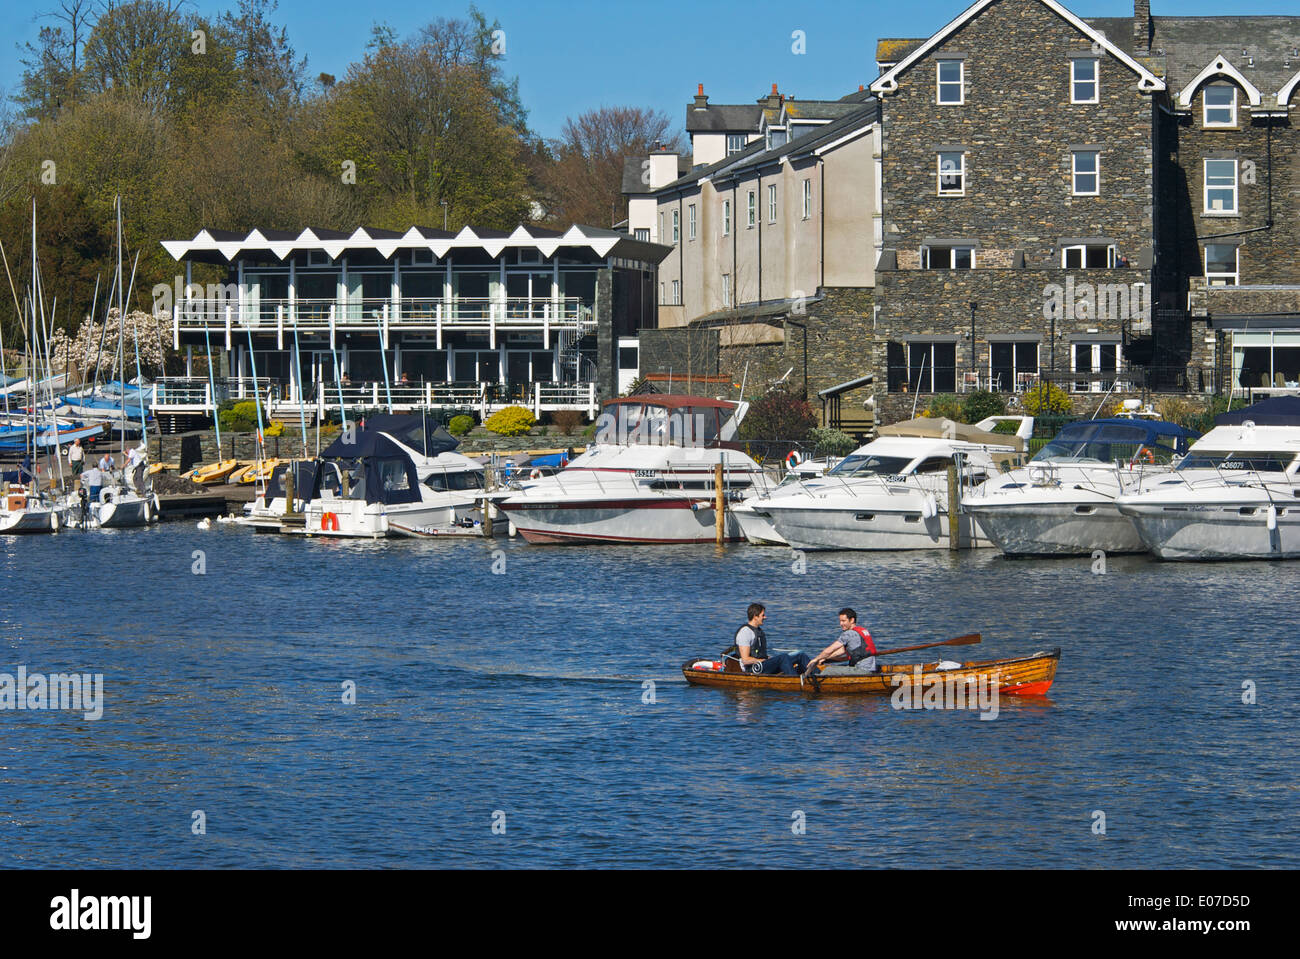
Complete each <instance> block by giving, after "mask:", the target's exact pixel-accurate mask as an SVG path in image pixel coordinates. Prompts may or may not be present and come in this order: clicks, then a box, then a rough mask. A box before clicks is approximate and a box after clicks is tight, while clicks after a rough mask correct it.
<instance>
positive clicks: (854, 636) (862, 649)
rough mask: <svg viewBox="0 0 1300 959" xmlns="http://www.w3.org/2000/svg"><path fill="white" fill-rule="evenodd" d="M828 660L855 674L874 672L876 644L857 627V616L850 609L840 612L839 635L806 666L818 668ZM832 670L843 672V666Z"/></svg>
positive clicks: (862, 629)
mask: <svg viewBox="0 0 1300 959" xmlns="http://www.w3.org/2000/svg"><path fill="white" fill-rule="evenodd" d="M830 660H836V661H837V662H838V663H841V664H844V665H847V667H849V668H850V669H852V670H853V671H855V672H862V673H874V672H875V671H876V644H875V642H874V641H873V640H872V639H871V633H869V632H867V630H866V628H865V627H863V626H859V625H858V614H857V613H856V612H854V611H853V610H851V609H848V608H845V609H842V610H840V635H839V636H838V637H836V639H835V641H834V642H833V643H831V644H830V645H829V646H827V647H826V648H825V649H823V650H822V651H821V652H820V653H818V654H817V655H816V656H815V657H814V658H813V660H812V662H811V663H809V664H808V665H809V667H810V668H812V667H818V666H821V665H822V664H823V663H825V662H828V661H830ZM832 668H834V669H835V670H836V671H837V672H840V671H842V670H843V666H837V667H832Z"/></svg>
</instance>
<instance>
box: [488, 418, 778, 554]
mask: <svg viewBox="0 0 1300 959" xmlns="http://www.w3.org/2000/svg"><path fill="white" fill-rule="evenodd" d="M748 410H749V404H748V403H745V402H731V401H728V400H713V399H706V398H703V397H698V396H683V395H666V394H665V395H661V394H646V395H642V396H631V397H624V398H622V399H616V400H611V401H610V402H608V403H606V404H605V408H604V411H603V412H602V414H601V417H600V420H599V424H598V432H597V434H596V441H595V443H594V444H593V445H592V446H590V447H588V448H587V451H586V452H585V453H583V454H582V455H581V456H578V457H576V458H575V459H574V460H573V461H572V462H570V463H569V465H568V466H567V467H565V468H564V469H562V470H560V471H559V472H558V473H556V474H555V475H554V476H547V477H542V478H540V479H538V480H536V481H533V482H526V483H525V484H524V485H523V486H522V488H521V489H520V490H519V491H518V492H517V493H516V494H515V495H513V496H511V497H508V498H507V499H504V500H502V501H501V504H500V505H501V508H502V509H503V510H504V511H505V512H506V515H507V516H508V517H509V519H510V522H511V524H512V525H513V526H514V528H515V529H516V530H517V531H518V533H519V534H520V535H521V536H523V537H524V539H525V540H527V541H528V542H530V543H712V542H715V541H716V538H717V532H716V530H717V513H716V508H717V500H716V496H717V490H716V487H715V485H714V484H715V478H716V470H717V467H718V466H719V465H721V466H722V470H723V490H724V496H725V499H726V500H727V502H728V503H731V502H738V501H740V500H741V499H743V498H744V497H748V496H751V495H753V493H754V492H756V491H759V492H764V491H766V490H767V489H769V488H771V486H772V485H774V484H773V483H772V482H771V481H770V480H769V479H768V477H767V475H766V474H765V473H764V471H763V468H762V467H761V466H759V464H758V463H756V462H754V460H753V459H751V458H750V457H749V456H747V455H746V454H745V453H744V452H743V451H742V450H740V449H739V448H737V445H736V444H735V442H734V440H735V437H736V433H737V430H738V429H739V427H740V423H741V420H743V419H744V416H745V413H746V412H748ZM724 524H725V525H724V537H725V539H726V540H727V541H730V542H736V541H739V540H741V539H743V537H744V534H743V532H742V531H741V527H740V523H739V521H738V520H737V518H736V514H735V513H734V512H732V511H731V510H730V509H729V508H726V507H725V506H724Z"/></svg>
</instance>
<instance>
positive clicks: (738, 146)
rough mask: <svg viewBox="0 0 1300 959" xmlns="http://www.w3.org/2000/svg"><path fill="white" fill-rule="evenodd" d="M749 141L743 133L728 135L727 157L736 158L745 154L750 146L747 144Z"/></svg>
mask: <svg viewBox="0 0 1300 959" xmlns="http://www.w3.org/2000/svg"><path fill="white" fill-rule="evenodd" d="M748 139H749V138H748V137H747V136H745V134H743V133H728V134H727V141H726V142H727V146H726V150H727V156H735V155H736V154H737V153H741V152H743V151H744V149H745V147H746V146H747V145H748V144H747V142H746V141H747V140H748Z"/></svg>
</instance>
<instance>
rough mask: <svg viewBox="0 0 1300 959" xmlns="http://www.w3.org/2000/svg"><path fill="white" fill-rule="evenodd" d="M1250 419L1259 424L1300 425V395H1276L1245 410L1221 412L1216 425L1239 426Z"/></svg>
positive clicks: (1216, 418)
mask: <svg viewBox="0 0 1300 959" xmlns="http://www.w3.org/2000/svg"><path fill="white" fill-rule="evenodd" d="M1246 420H1250V421H1251V422H1252V423H1255V424H1256V425H1258V426H1300V396H1275V397H1274V398H1273V399H1271V400H1261V401H1260V402H1258V403H1256V404H1255V405H1254V406H1247V407H1246V408H1245V409H1244V410H1233V411H1232V412H1231V413H1220V414H1219V415H1218V416H1216V417H1215V418H1214V425H1215V426H1239V425H1241V424H1242V423H1244V422H1246Z"/></svg>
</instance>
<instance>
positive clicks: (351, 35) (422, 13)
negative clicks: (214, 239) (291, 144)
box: [0, 0, 1300, 137]
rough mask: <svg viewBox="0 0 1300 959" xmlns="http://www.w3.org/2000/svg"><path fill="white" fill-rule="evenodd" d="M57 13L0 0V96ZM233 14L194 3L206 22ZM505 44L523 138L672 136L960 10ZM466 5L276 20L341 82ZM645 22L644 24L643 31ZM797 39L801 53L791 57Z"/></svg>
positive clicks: (558, 30)
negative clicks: (667, 126) (652, 129)
mask: <svg viewBox="0 0 1300 959" xmlns="http://www.w3.org/2000/svg"><path fill="white" fill-rule="evenodd" d="M52 2H53V0H0V13H3V20H2V21H0V22H3V23H4V24H5V26H6V30H5V34H6V38H5V41H0V42H5V48H3V49H0V87H3V88H4V89H5V90H6V91H12V90H13V89H14V87H15V86H16V84H17V81H18V79H19V77H20V76H21V73H22V67H21V64H20V63H19V53H18V51H17V49H15V47H14V46H13V44H15V43H21V42H23V41H24V40H27V39H34V38H35V36H36V33H37V31H38V30H39V24H38V23H36V22H35V21H34V20H33V14H32V13H31V11H32V10H33V9H36V10H39V9H42V8H44V7H47V6H51V5H52ZM234 5H235V2H234V0H231V2H229V3H223V2H214V0H193V2H192V6H194V7H196V8H197V9H198V10H200V11H202V12H203V13H205V14H213V13H216V12H218V11H220V10H223V9H228V8H229V7H233V6H234ZM478 5H479V8H480V9H481V10H482V11H483V12H484V13H485V14H486V15H487V17H488V19H489V20H491V19H497V20H500V21H501V25H502V27H503V28H504V30H505V31H506V57H507V62H506V68H507V70H508V71H509V72H510V73H511V74H512V75H516V76H518V77H519V83H520V91H521V93H522V95H523V99H524V105H525V106H526V107H527V108H528V110H529V117H530V123H531V125H532V127H533V129H535V130H537V131H538V132H539V133H541V134H542V135H543V136H548V137H551V136H555V135H557V134H558V133H559V131H560V128H561V126H562V125H563V123H564V120H565V118H566V117H568V116H573V115H577V114H579V113H582V112H583V111H585V110H589V109H592V108H594V107H599V106H602V105H636V106H646V107H651V108H654V109H658V110H663V111H666V112H668V113H669V115H670V116H671V117H672V118H673V120H674V122H675V123H677V124H678V125H679V126H680V125H681V124H682V123H683V122H684V116H685V106H686V103H687V102H688V101H689V100H690V98H691V97H692V96H693V95H694V93H695V85H696V84H697V83H703V84H704V88H705V92H706V93H708V94H709V97H710V99H711V100H713V102H715V103H750V102H753V101H754V100H755V99H757V98H758V97H759V96H760V95H761V94H762V93H764V92H766V91H767V90H769V89H771V85H772V84H773V83H778V84H779V85H780V88H781V90H782V92H786V93H793V94H794V95H795V96H798V97H804V98H809V99H811V98H817V97H829V98H834V97H839V96H842V95H844V94H846V93H849V92H851V91H853V90H856V89H857V88H858V84H860V83H870V82H871V80H873V79H874V78H875V76H876V72H877V71H876V68H875V43H876V39H877V38H878V37H882V36H885V37H900V36H928V35H929V34H931V33H933V32H934V31H935V30H937V29H938V28H939V27H941V26H942V25H943V24H945V23H947V22H948V21H949V20H951V19H952V18H953V17H955V16H956V15H957V14H958V13H960V12H961V11H962V10H963V9H964V8H965V7H966V6H967V2H966V0H908V2H905V3H900V2H896V0H813V2H805V3H791V2H790V0H745V2H739V0H735V2H715V0H642V2H625V0H564V2H556V0H479V4H478ZM1152 5H1153V7H1154V8H1155V9H1154V12H1155V14H1156V15H1157V16H1159V15H1161V14H1166V15H1171V16H1172V15H1181V16H1195V15H1203V16H1213V15H1217V16H1222V15H1224V13H1225V11H1227V10H1234V12H1240V13H1243V14H1253V15H1265V14H1289V15H1296V14H1297V13H1298V12H1300V10H1298V9H1297V2H1296V0H1244V2H1243V3H1242V4H1240V5H1236V4H1228V3H1226V2H1225V0H1181V2H1178V0H1154V2H1153V4H1152ZM468 6H469V3H468V0H466V2H465V3H459V2H434V3H428V4H425V3H416V4H410V3H397V2H392V0H375V2H371V3H359V2H357V0H280V8H279V11H278V13H277V16H278V18H279V20H280V22H282V23H284V24H285V25H287V26H288V28H289V37H290V39H291V41H292V42H293V44H294V46H295V47H296V48H297V50H298V51H299V53H300V54H302V53H305V54H306V55H307V58H308V63H307V65H308V69H309V70H310V72H311V75H312V76H316V75H317V74H318V73H320V72H322V71H324V72H326V73H332V74H334V75H336V76H339V77H342V75H343V74H344V73H345V72H346V71H347V66H348V64H349V63H350V62H352V61H354V60H358V59H360V58H361V57H362V55H363V54H364V51H365V44H366V40H367V39H368V37H369V34H370V27H371V24H372V23H374V22H375V21H377V20H382V21H384V22H386V23H388V24H389V25H390V26H391V27H393V28H394V29H395V30H396V31H397V32H398V34H399V35H402V36H406V35H407V34H409V33H411V32H413V31H414V30H415V29H416V28H418V27H419V26H421V25H422V24H424V23H427V22H428V21H429V20H431V19H433V18H435V17H438V16H462V15H464V13H465V11H466V10H467V9H468ZM1067 6H1069V7H1070V9H1071V10H1073V11H1074V12H1075V13H1077V14H1079V15H1081V16H1126V15H1131V14H1132V11H1133V4H1132V0H1067ZM652 11H653V18H654V19H653V22H651V20H650V17H651V16H652ZM796 30H802V31H804V33H805V35H806V38H807V52H806V53H805V54H803V55H796V54H794V53H793V52H792V49H791V47H792V44H793V41H792V39H791V34H792V33H793V32H794V31H796Z"/></svg>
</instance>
